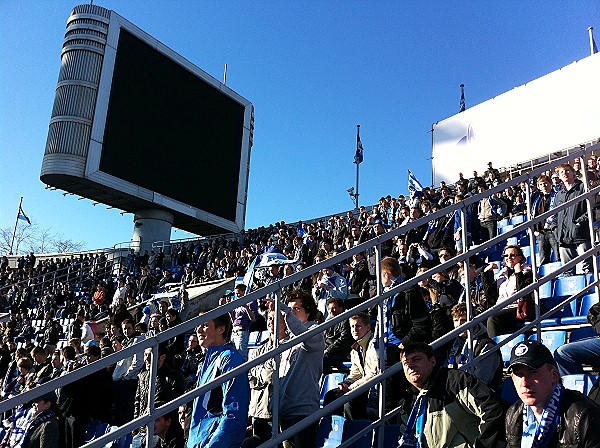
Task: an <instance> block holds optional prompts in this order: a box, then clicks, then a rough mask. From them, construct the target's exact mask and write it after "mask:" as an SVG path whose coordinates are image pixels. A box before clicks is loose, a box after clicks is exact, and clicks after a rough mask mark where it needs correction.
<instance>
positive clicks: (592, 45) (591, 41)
mask: <svg viewBox="0 0 600 448" xmlns="http://www.w3.org/2000/svg"><path fill="white" fill-rule="evenodd" d="M588 34H589V36H590V54H594V53H595V51H594V50H595V48H594V46H595V45H594V27H593V26H588Z"/></svg>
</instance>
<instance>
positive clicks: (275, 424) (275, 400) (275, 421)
mask: <svg viewBox="0 0 600 448" xmlns="http://www.w3.org/2000/svg"><path fill="white" fill-rule="evenodd" d="M273 295H274V296H275V300H274V301H273V302H274V303H273V312H274V313H275V316H274V317H275V320H274V322H273V332H274V333H275V334H274V335H273V344H274V348H277V347H279V331H280V327H281V311H280V306H279V305H280V303H279V300H280V299H281V290H278V291H275V292H274V293H273ZM267 319H268V316H267ZM280 364H281V354H280V353H277V354H276V355H275V370H274V371H273V380H272V381H273V397H272V409H273V412H272V415H271V418H272V420H271V425H272V428H271V434H272V437H277V434H279V401H280V385H281V384H280V383H281V382H280V381H279V369H280Z"/></svg>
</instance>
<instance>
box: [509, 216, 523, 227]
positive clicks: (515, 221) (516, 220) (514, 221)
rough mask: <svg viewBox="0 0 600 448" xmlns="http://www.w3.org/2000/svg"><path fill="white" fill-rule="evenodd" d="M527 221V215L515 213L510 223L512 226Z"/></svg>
mask: <svg viewBox="0 0 600 448" xmlns="http://www.w3.org/2000/svg"><path fill="white" fill-rule="evenodd" d="M525 221H527V217H526V216H525V215H515V216H513V217H512V218H510V224H511V225H512V226H516V225H519V224H521V223H522V222H525Z"/></svg>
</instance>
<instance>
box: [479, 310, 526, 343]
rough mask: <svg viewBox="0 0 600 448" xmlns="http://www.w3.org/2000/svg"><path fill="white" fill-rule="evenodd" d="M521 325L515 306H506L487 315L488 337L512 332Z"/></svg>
mask: <svg viewBox="0 0 600 448" xmlns="http://www.w3.org/2000/svg"><path fill="white" fill-rule="evenodd" d="M522 326H523V321H522V320H520V319H517V308H516V307H515V308H506V309H503V310H500V311H498V312H497V313H496V314H494V315H493V316H490V317H488V320H487V332H488V335H489V336H490V338H493V337H495V336H499V335H501V334H512V333H514V332H515V331H517V330H518V329H519V328H521V327H522Z"/></svg>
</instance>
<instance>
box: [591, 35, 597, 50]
mask: <svg viewBox="0 0 600 448" xmlns="http://www.w3.org/2000/svg"><path fill="white" fill-rule="evenodd" d="M596 53H598V47H597V46H596V41H595V40H594V36H592V54H596Z"/></svg>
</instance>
